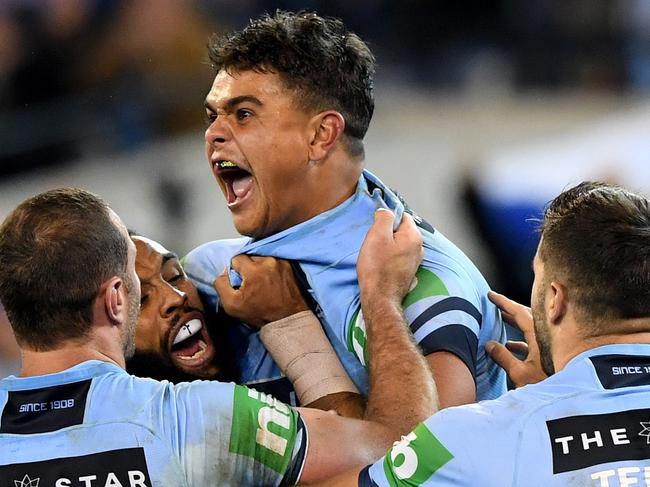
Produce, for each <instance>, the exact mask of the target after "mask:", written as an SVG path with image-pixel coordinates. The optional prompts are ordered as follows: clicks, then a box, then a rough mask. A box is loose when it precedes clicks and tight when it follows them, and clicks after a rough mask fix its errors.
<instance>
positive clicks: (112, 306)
mask: <svg viewBox="0 0 650 487" xmlns="http://www.w3.org/2000/svg"><path fill="white" fill-rule="evenodd" d="M124 293H125V286H124V281H123V280H122V279H121V278H120V277H117V276H114V277H112V278H110V279H109V280H108V281H106V282H105V283H104V285H103V286H102V291H101V295H102V297H103V301H104V309H105V311H106V316H107V317H108V319H109V320H110V321H111V322H113V323H121V322H122V321H123V318H124V309H125V304H126V296H125V294H124Z"/></svg>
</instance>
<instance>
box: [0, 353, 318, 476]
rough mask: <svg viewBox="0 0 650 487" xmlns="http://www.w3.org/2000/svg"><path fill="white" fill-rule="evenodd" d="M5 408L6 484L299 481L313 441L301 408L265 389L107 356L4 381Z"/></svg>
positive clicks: (1, 441) (0, 452)
mask: <svg viewBox="0 0 650 487" xmlns="http://www.w3.org/2000/svg"><path fill="white" fill-rule="evenodd" d="M0 411H1V416H0V486H2V487H5V486H10V487H33V486H38V485H40V486H41V487H46V486H47V487H108V486H111V487H153V486H156V487H163V486H169V487H181V486H187V487H189V486H193V487H194V486H205V487H208V486H210V487H214V486H216V485H218V486H244V485H250V486H254V485H259V486H267V485H280V484H281V483H283V482H286V483H290V484H292V483H294V482H295V481H296V480H297V478H298V476H299V473H300V469H301V468H302V464H303V462H304V457H305V453H306V447H307V437H306V431H305V429H304V426H303V424H302V421H301V419H300V416H299V414H298V413H297V412H296V411H294V410H293V409H291V408H289V407H288V406H286V405H284V404H282V403H280V402H278V401H276V400H275V399H273V398H271V397H269V396H266V395H264V394H261V393H258V392H257V391H254V390H252V389H247V388H246V387H243V386H237V385H234V384H225V383H219V382H208V381H197V382H192V383H184V384H178V385H172V384H169V383H167V382H158V381H154V380H150V379H141V378H136V377H133V376H130V375H128V374H127V373H126V372H125V371H124V370H122V369H120V368H119V367H117V366H115V365H112V364H109V363H104V362H99V361H88V362H84V363H82V364H79V365H77V366H75V367H72V368H70V369H68V370H66V371H63V372H61V373H57V374H51V375H45V376H38V377H29V378H16V377H13V376H12V377H9V378H6V379H4V380H2V381H0Z"/></svg>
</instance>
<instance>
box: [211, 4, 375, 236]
mask: <svg viewBox="0 0 650 487" xmlns="http://www.w3.org/2000/svg"><path fill="white" fill-rule="evenodd" d="M210 59H211V61H212V63H213V65H214V67H215V69H216V72H217V74H216V77H215V80H214V83H213V85H212V89H211V90H210V92H209V93H208V96H207V98H206V109H207V117H208V122H209V126H208V128H207V130H206V133H205V140H206V152H207V157H208V160H209V162H210V165H211V167H212V170H213V172H214V174H215V176H216V178H217V181H218V183H219V185H220V187H221V190H222V191H223V193H224V195H225V197H226V200H227V203H228V207H229V209H230V210H231V212H232V214H233V219H234V223H235V227H236V228H237V230H238V231H239V232H240V233H242V234H246V235H251V236H254V237H262V236H266V235H269V234H272V233H276V232H278V231H281V230H284V229H286V228H288V227H290V226H293V225H295V224H297V223H301V222H302V221H304V220H306V219H309V218H311V217H313V216H315V215H316V214H318V213H321V212H323V211H326V210H327V209H330V208H331V207H332V205H333V204H334V205H335V204H338V203H339V202H340V201H339V200H341V199H345V197H347V196H348V193H349V192H350V191H351V188H352V189H353V188H354V184H355V183H356V180H357V179H358V177H359V174H360V172H361V161H362V159H363V153H364V150H363V137H364V136H365V134H366V131H367V129H368V125H369V123H370V119H371V117H372V113H373V110H374V100H373V75H374V69H375V67H374V58H373V55H372V53H371V52H370V50H369V49H368V46H367V45H366V44H365V43H364V42H363V41H362V40H361V39H360V38H359V37H358V36H357V35H356V34H354V33H352V32H349V31H348V30H347V29H346V27H345V26H344V25H343V23H342V22H341V21H339V20H336V19H331V18H322V17H319V16H318V15H316V14H313V13H298V14H295V13H289V12H281V11H278V12H276V13H275V14H274V15H265V16H263V17H260V18H259V19H255V20H251V22H250V23H249V25H248V26H247V27H245V28H244V29H243V30H241V31H239V32H236V33H234V34H232V35H228V36H224V37H220V38H216V39H214V40H213V41H212V43H211V46H210Z"/></svg>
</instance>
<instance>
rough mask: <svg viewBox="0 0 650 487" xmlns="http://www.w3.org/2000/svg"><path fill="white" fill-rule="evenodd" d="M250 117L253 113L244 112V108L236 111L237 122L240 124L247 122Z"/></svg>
mask: <svg viewBox="0 0 650 487" xmlns="http://www.w3.org/2000/svg"><path fill="white" fill-rule="evenodd" d="M252 115H253V112H251V111H250V110H246V109H244V108H240V109H239V110H237V120H239V121H240V122H242V121H244V120H247V119H248V118H250V117H251V116H252Z"/></svg>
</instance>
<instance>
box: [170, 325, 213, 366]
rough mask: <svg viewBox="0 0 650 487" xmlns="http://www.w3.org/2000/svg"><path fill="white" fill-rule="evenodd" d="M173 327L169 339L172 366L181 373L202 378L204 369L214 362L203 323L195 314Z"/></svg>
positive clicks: (211, 344) (208, 336) (210, 342)
mask: <svg viewBox="0 0 650 487" xmlns="http://www.w3.org/2000/svg"><path fill="white" fill-rule="evenodd" d="M187 318H188V319H187V321H182V322H181V323H180V324H179V325H177V326H176V327H175V331H176V333H175V334H174V333H173V332H172V337H173V338H172V337H170V341H171V344H170V347H171V348H170V355H171V359H172V362H173V363H174V365H175V366H176V367H177V368H179V369H181V370H182V371H184V372H186V373H188V374H193V375H198V376H204V375H205V374H203V373H202V371H203V370H204V369H208V368H210V366H211V365H213V364H212V362H213V361H214V356H215V349H214V344H213V343H212V339H211V338H210V335H209V334H208V330H207V328H206V326H205V323H204V322H203V320H202V319H201V318H199V316H197V315H196V314H194V315H192V316H189V317H187Z"/></svg>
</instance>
